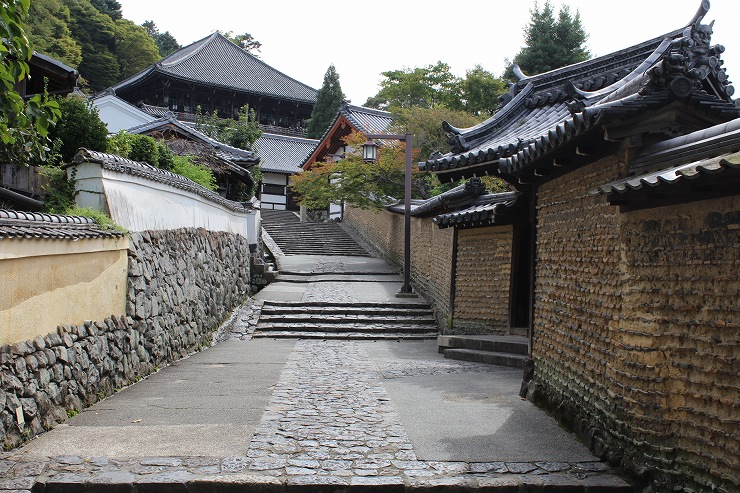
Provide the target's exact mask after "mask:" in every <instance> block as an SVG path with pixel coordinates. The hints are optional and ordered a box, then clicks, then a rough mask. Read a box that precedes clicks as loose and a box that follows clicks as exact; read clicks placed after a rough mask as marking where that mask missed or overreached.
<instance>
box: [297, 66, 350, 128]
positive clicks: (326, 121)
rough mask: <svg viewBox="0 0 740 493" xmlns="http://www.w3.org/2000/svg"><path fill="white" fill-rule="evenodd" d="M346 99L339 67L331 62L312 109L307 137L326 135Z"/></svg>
mask: <svg viewBox="0 0 740 493" xmlns="http://www.w3.org/2000/svg"><path fill="white" fill-rule="evenodd" d="M345 99H346V98H345V96H344V93H343V92H342V86H341V85H340V84H339V74H338V73H337V69H336V68H334V64H331V65H329V68H328V69H327V70H326V73H325V74H324V83H323V84H322V85H321V89H319V93H318V95H317V97H316V105H314V107H313V110H312V111H311V120H310V121H309V122H308V128H307V129H306V137H308V138H309V139H318V138H320V137H321V136H322V135H324V132H325V131H326V129H327V127H328V126H329V125H331V122H332V121H333V120H334V117H335V116H336V114H337V111H339V107H340V106H342V103H344V101H345Z"/></svg>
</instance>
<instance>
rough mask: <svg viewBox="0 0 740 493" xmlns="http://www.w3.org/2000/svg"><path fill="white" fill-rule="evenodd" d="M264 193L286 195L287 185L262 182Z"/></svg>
mask: <svg viewBox="0 0 740 493" xmlns="http://www.w3.org/2000/svg"><path fill="white" fill-rule="evenodd" d="M262 193H265V194H268V195H285V185H271V184H269V183H263V184H262Z"/></svg>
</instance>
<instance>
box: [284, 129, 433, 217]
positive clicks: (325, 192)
mask: <svg viewBox="0 0 740 493" xmlns="http://www.w3.org/2000/svg"><path fill="white" fill-rule="evenodd" d="M345 142H346V144H347V145H348V146H349V147H351V148H352V149H355V150H354V151H353V152H351V153H349V154H348V155H347V156H346V157H345V158H344V159H342V160H340V161H336V162H327V163H321V164H315V165H314V166H313V167H312V168H311V169H310V170H308V171H304V172H303V173H301V174H299V175H295V176H294V177H293V183H292V184H291V188H292V190H293V192H294V193H295V194H296V196H297V197H298V202H299V203H300V204H301V205H305V206H306V207H307V208H308V209H312V210H314V209H325V208H326V207H328V206H329V204H331V203H335V202H347V203H350V204H354V205H355V206H357V207H360V208H363V209H380V208H382V207H384V206H386V205H388V204H390V203H393V202H395V201H396V199H398V198H401V197H403V194H404V175H405V167H406V157H405V144H403V143H396V144H395V145H390V144H389V145H385V146H383V147H382V148H381V149H379V151H378V160H377V162H375V163H366V162H364V161H363V159H362V144H364V143H365V137H364V136H363V135H362V134H358V133H352V134H350V135H349V136H347V138H346V139H345ZM412 173H413V174H412V196H414V197H417V198H426V197H427V196H428V192H427V186H426V176H425V175H426V173H420V172H419V170H418V168H417V167H414V169H413V170H412Z"/></svg>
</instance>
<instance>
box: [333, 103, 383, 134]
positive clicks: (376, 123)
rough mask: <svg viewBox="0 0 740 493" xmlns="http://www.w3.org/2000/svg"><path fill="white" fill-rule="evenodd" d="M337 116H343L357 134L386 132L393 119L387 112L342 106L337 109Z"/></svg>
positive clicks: (363, 107)
mask: <svg viewBox="0 0 740 493" xmlns="http://www.w3.org/2000/svg"><path fill="white" fill-rule="evenodd" d="M339 114H341V115H342V116H344V117H345V118H346V119H347V120H349V122H350V123H351V124H352V126H353V127H355V129H356V130H357V131H358V132H362V133H383V132H385V131H386V130H388V126H390V124H391V122H392V121H393V117H392V116H391V114H390V113H389V112H387V111H383V110H376V109H373V108H366V107H365V106H354V105H351V104H344V105H342V107H341V108H339Z"/></svg>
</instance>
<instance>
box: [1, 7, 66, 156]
mask: <svg viewBox="0 0 740 493" xmlns="http://www.w3.org/2000/svg"><path fill="white" fill-rule="evenodd" d="M0 1H1V2H2V3H0V5H2V9H0V39H2V44H0V141H2V147H0V159H1V160H3V161H6V162H14V163H18V164H28V163H40V162H42V161H43V160H44V159H45V157H46V155H47V153H48V151H49V147H48V144H49V138H48V134H49V129H50V128H51V127H53V126H54V123H55V122H56V120H57V119H58V118H59V116H60V110H59V105H58V104H57V102H56V101H49V100H47V98H46V97H45V96H42V95H38V94H37V95H35V96H33V97H32V98H31V99H29V100H28V101H27V102H24V101H23V98H21V96H20V94H18V93H17V92H16V91H15V90H14V86H15V84H16V83H18V82H20V81H22V80H23V79H25V78H26V77H27V76H28V72H29V68H28V61H29V60H30V59H31V56H32V55H33V49H32V47H31V43H30V42H29V40H28V38H27V37H26V32H25V22H26V19H27V18H28V9H29V6H30V0H0Z"/></svg>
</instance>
